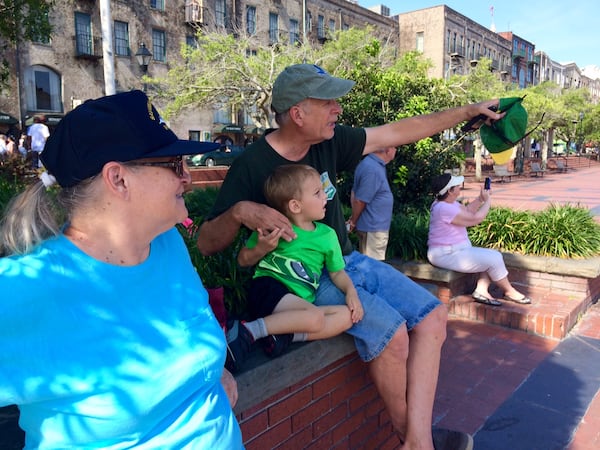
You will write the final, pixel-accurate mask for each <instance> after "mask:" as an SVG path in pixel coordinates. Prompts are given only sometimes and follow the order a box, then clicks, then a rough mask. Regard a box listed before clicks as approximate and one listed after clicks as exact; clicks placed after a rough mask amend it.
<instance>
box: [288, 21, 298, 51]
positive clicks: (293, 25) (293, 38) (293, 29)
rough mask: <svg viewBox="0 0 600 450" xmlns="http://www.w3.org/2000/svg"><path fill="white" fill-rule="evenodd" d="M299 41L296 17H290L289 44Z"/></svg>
mask: <svg viewBox="0 0 600 450" xmlns="http://www.w3.org/2000/svg"><path fill="white" fill-rule="evenodd" d="M299 41H300V34H299V26H298V21H297V20H296V19H290V45H294V44H296V43H297V42H299Z"/></svg>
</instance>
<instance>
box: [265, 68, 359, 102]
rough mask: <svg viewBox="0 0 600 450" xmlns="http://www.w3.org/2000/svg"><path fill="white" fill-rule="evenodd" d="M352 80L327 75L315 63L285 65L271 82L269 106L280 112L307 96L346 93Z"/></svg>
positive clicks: (332, 95)
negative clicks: (273, 81) (271, 91)
mask: <svg viewBox="0 0 600 450" xmlns="http://www.w3.org/2000/svg"><path fill="white" fill-rule="evenodd" d="M354 84H355V83H354V81H351V80H345V79H343V78H336V77H332V76H331V75H329V74H328V73H327V72H326V71H325V70H324V69H322V68H320V67H319V66H317V65H316V64H296V65H294V66H288V67H286V68H285V69H284V70H283V72H281V73H280V74H279V76H278V77H277V79H276V80H275V83H274V84H273V93H272V98H273V100H272V102H271V107H272V108H273V110H274V111H275V112H276V113H282V112H285V111H287V110H288V109H290V108H291V107H292V106H294V105H295V104H297V103H300V102H301V101H302V100H304V99H307V98H316V99H320V100H331V99H336V98H340V97H343V96H344V95H346V94H347V93H348V92H349V91H350V89H352V86H354Z"/></svg>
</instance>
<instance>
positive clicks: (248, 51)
mask: <svg viewBox="0 0 600 450" xmlns="http://www.w3.org/2000/svg"><path fill="white" fill-rule="evenodd" d="M256 55H257V52H256V50H254V49H252V48H247V49H246V56H247V57H250V56H256Z"/></svg>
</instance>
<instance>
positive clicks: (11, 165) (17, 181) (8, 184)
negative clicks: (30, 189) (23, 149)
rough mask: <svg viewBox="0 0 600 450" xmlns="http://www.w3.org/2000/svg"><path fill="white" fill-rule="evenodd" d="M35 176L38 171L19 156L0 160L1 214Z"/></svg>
mask: <svg viewBox="0 0 600 450" xmlns="http://www.w3.org/2000/svg"><path fill="white" fill-rule="evenodd" d="M35 176H36V171H35V170H33V169H31V163H30V162H29V161H26V160H24V159H23V158H21V157H19V156H11V157H8V158H2V159H0V212H2V211H4V209H5V208H6V205H7V204H8V202H9V201H10V199H11V198H13V197H14V196H15V195H16V194H18V193H19V192H22V191H23V190H24V189H25V186H27V184H28V183H31V182H32V180H34V179H35Z"/></svg>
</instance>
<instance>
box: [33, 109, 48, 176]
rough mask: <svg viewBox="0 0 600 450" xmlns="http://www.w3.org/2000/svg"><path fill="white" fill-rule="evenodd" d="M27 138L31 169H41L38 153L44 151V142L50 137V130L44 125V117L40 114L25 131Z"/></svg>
mask: <svg viewBox="0 0 600 450" xmlns="http://www.w3.org/2000/svg"><path fill="white" fill-rule="evenodd" d="M27 136H28V146H29V150H30V151H31V165H32V166H33V168H38V167H41V164H40V161H39V159H40V153H42V151H43V150H44V145H45V144H46V140H47V139H48V137H49V136H50V130H49V129H48V126H47V125H46V116H44V115H43V114H40V115H36V116H34V117H33V124H32V125H30V126H29V128H28V129H27Z"/></svg>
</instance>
